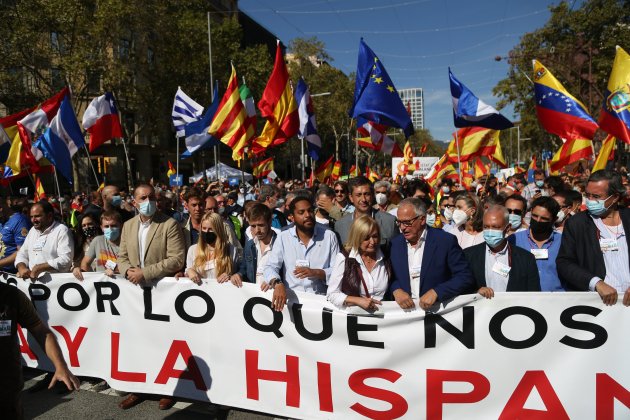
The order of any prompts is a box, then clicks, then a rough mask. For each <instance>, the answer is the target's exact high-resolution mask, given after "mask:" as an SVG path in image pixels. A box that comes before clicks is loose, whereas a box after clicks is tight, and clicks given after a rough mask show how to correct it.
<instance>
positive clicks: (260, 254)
mask: <svg viewBox="0 0 630 420" xmlns="http://www.w3.org/2000/svg"><path fill="white" fill-rule="evenodd" d="M253 241H254V245H255V246H256V261H257V263H256V264H257V265H256V284H261V283H262V282H264V281H265V276H264V275H263V268H264V267H265V265H267V260H269V256H270V255H271V250H272V248H273V241H269V245H267V247H266V248H265V250H264V251H263V250H262V242H261V241H260V239H258V238H257V237H255V236H254V238H253Z"/></svg>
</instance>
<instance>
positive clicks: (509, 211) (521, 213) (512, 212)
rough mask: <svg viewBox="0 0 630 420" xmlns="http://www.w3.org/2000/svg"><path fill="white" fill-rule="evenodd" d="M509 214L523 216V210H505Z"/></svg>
mask: <svg viewBox="0 0 630 420" xmlns="http://www.w3.org/2000/svg"><path fill="white" fill-rule="evenodd" d="M506 210H507V211H508V213H510V214H518V215H519V216H522V215H523V210H519V209H506Z"/></svg>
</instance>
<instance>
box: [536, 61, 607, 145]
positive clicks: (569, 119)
mask: <svg viewBox="0 0 630 420" xmlns="http://www.w3.org/2000/svg"><path fill="white" fill-rule="evenodd" d="M533 65H534V94H535V96H536V115H538V121H540V124H541V125H542V126H543V128H544V129H545V130H546V131H548V132H549V133H551V134H555V135H557V136H559V137H561V138H564V139H569V140H571V139H581V140H584V139H589V140H591V139H593V136H594V135H595V131H596V130H597V123H596V122H595V120H593V118H592V117H591V116H590V115H589V113H588V111H587V109H586V106H584V104H583V103H582V102H580V101H579V100H577V99H576V98H575V97H574V96H573V95H571V94H570V93H569V92H568V91H567V90H566V89H565V88H564V86H562V83H560V82H559V81H558V79H556V78H555V77H554V75H553V74H551V72H550V71H549V70H547V69H546V68H545V66H543V65H542V64H541V63H540V62H538V61H537V60H533Z"/></svg>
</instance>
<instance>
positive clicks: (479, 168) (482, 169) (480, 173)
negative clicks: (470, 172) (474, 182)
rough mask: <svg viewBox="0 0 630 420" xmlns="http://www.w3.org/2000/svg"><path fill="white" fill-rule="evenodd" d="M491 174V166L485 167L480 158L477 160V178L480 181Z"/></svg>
mask: <svg viewBox="0 0 630 420" xmlns="http://www.w3.org/2000/svg"><path fill="white" fill-rule="evenodd" d="M489 173H490V164H488V165H485V164H484V163H483V162H482V160H481V158H480V157H477V158H475V178H477V179H479V178H481V177H482V176H484V175H487V174H489Z"/></svg>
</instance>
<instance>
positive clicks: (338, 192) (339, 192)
mask: <svg viewBox="0 0 630 420" xmlns="http://www.w3.org/2000/svg"><path fill="white" fill-rule="evenodd" d="M343 193H344V191H343V190H335V194H343Z"/></svg>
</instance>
